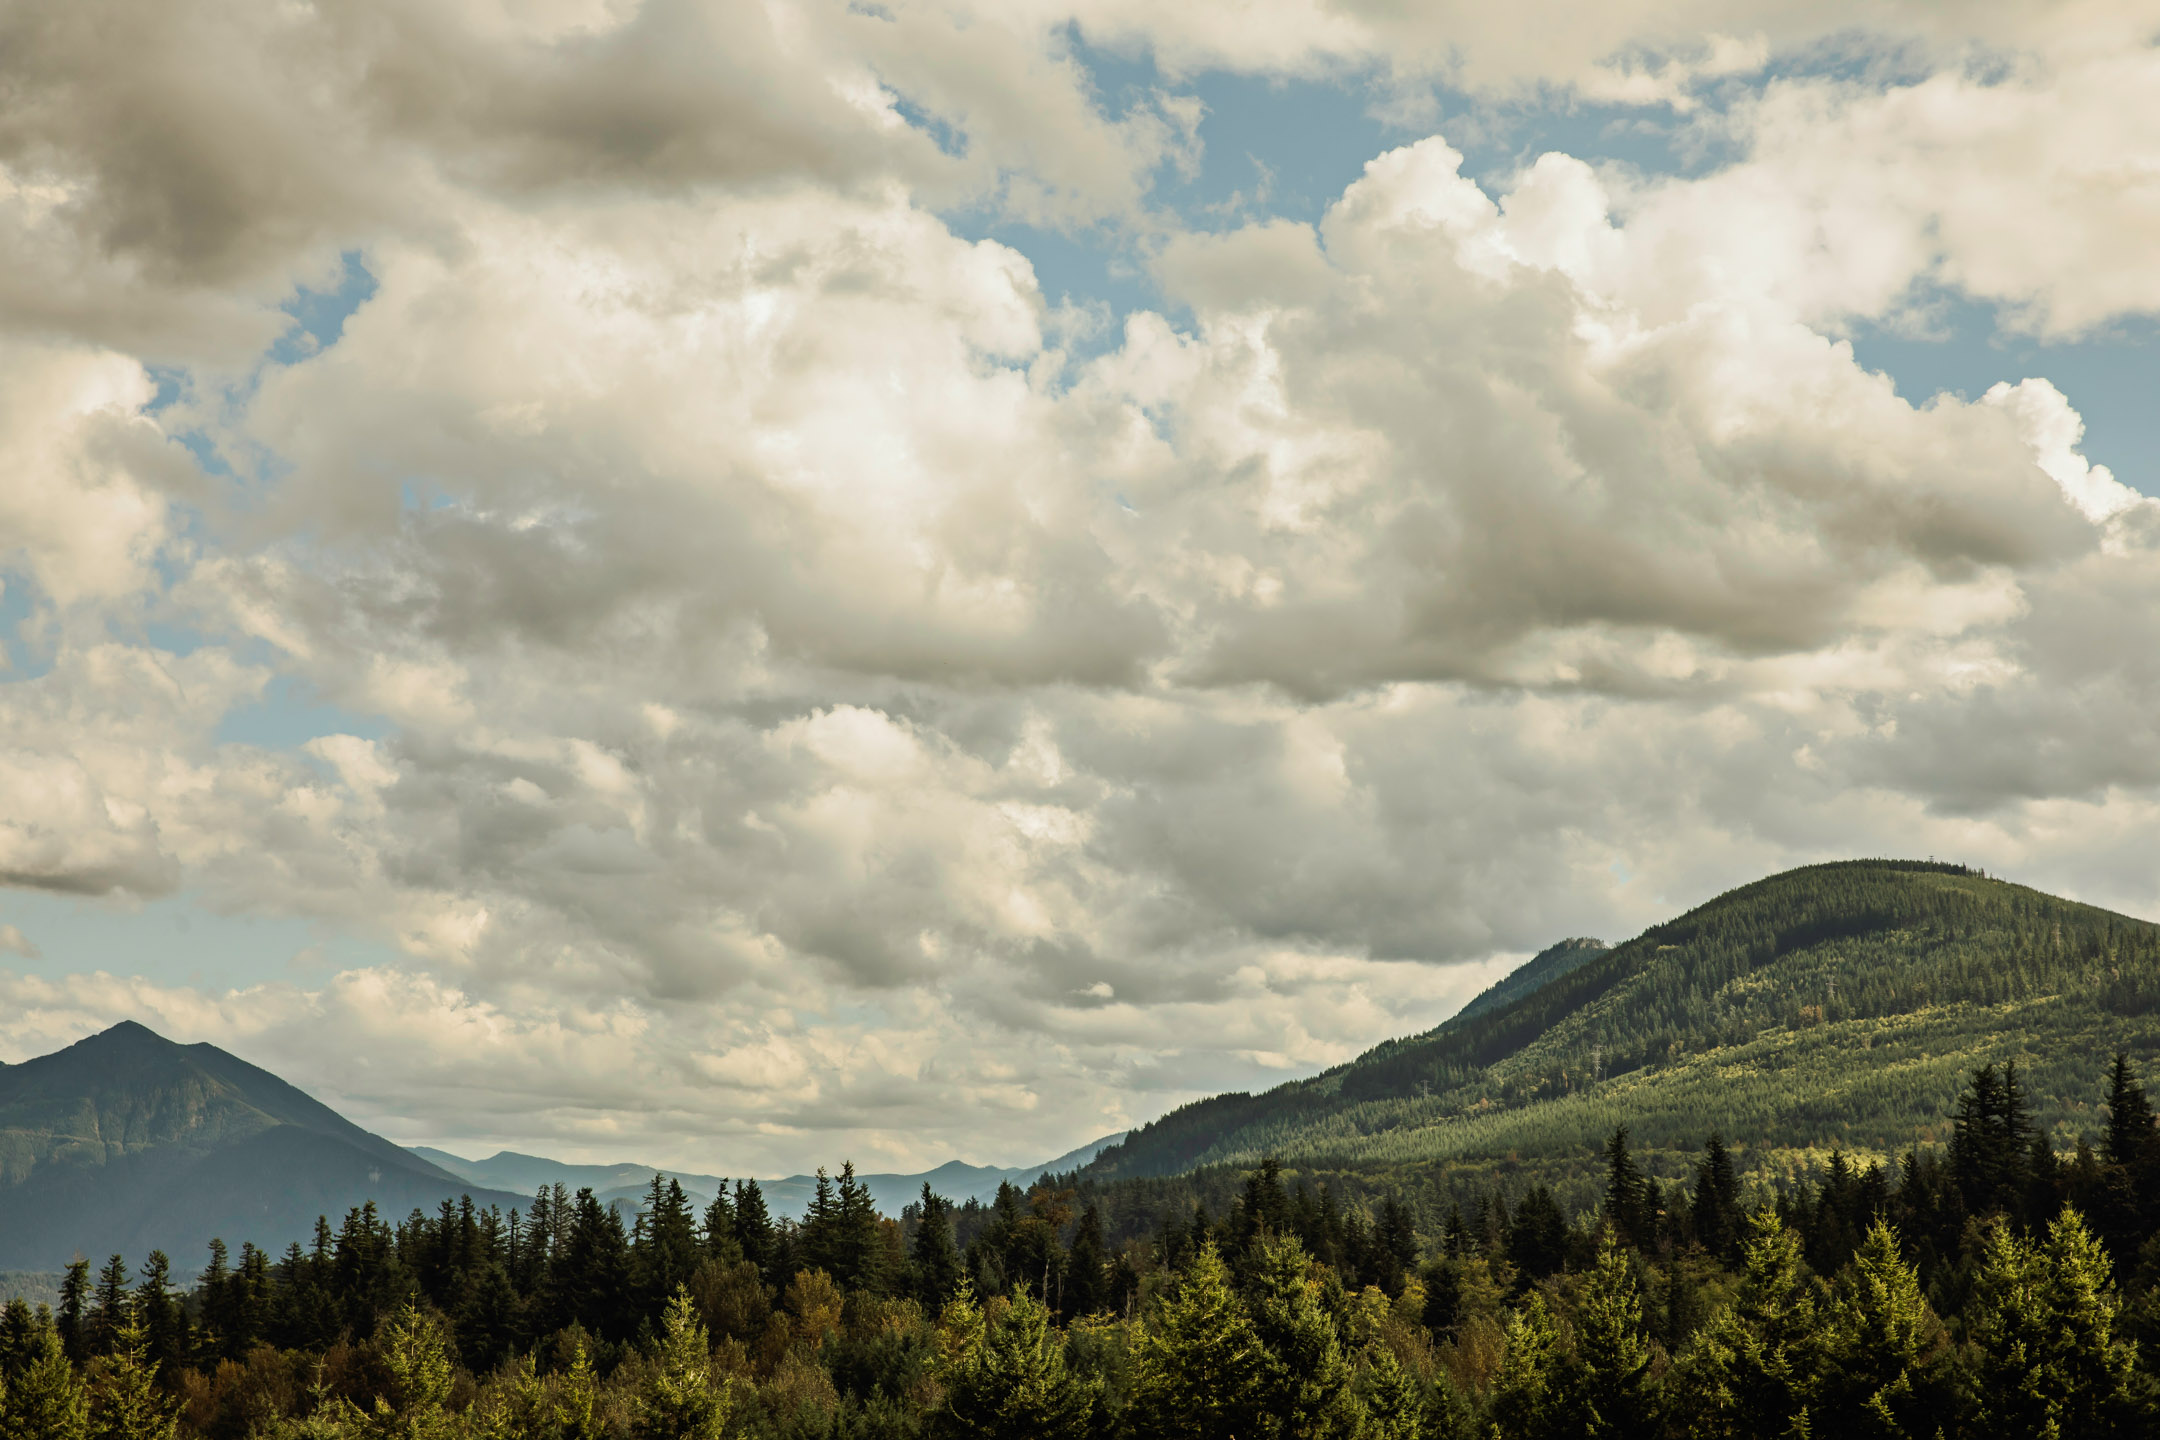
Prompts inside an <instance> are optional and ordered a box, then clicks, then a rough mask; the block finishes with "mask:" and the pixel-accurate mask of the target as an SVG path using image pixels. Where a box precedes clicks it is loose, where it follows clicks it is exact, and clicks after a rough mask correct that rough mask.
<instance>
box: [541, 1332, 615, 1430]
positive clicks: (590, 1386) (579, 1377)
mask: <svg viewBox="0 0 2160 1440" xmlns="http://www.w3.org/2000/svg"><path fill="white" fill-rule="evenodd" d="M573 1335H574V1338H573V1339H572V1341H571V1350H570V1364H569V1367H568V1368H567V1369H565V1370H564V1371H563V1373H562V1376H561V1378H560V1379H559V1380H558V1381H557V1382H556V1385H555V1398H554V1403H553V1405H552V1407H551V1409H552V1414H553V1419H554V1421H555V1427H554V1429H555V1436H556V1437H557V1440H606V1436H607V1417H606V1415H604V1414H603V1413H602V1412H601V1409H600V1377H599V1376H598V1375H597V1374H595V1373H594V1371H593V1363H592V1355H591V1354H590V1353H589V1352H588V1351H587V1350H586V1348H585V1338H584V1336H583V1334H582V1333H578V1332H573Z"/></svg>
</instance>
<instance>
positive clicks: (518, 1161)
mask: <svg viewBox="0 0 2160 1440" xmlns="http://www.w3.org/2000/svg"><path fill="white" fill-rule="evenodd" d="M1120 1138H1121V1137H1120V1136H1117V1135H1109V1136H1105V1137H1103V1138H1102V1139H1100V1140H1097V1141H1095V1142H1093V1143H1092V1144H1089V1145H1084V1146H1082V1147H1081V1148H1080V1149H1078V1150H1075V1151H1072V1152H1071V1153H1069V1154H1066V1155H1061V1156H1059V1157H1057V1158H1056V1159H1054V1160H1049V1161H1045V1162H1044V1163H1043V1164H1041V1165H1035V1166H1022V1167H1018V1168H1014V1169H1002V1170H1001V1169H995V1168H992V1167H988V1166H980V1165H963V1164H961V1163H959V1162H958V1161H954V1162H952V1163H950V1164H946V1165H941V1166H939V1167H938V1168H937V1169H935V1170H930V1171H925V1172H924V1173H922V1174H920V1175H868V1176H864V1177H862V1178H863V1179H864V1180H865V1181H867V1182H868V1184H869V1186H870V1192H871V1194H872V1195H873V1196H874V1197H875V1199H876V1201H877V1204H878V1206H879V1208H881V1209H883V1210H885V1211H887V1212H888V1213H891V1214H897V1213H899V1210H900V1208H901V1207H902V1206H904V1205H905V1204H906V1203H907V1202H908V1201H910V1200H913V1199H914V1198H915V1197H916V1195H917V1194H918V1192H920V1190H921V1188H922V1185H923V1183H924V1182H925V1181H928V1182H929V1183H930V1185H931V1186H932V1188H934V1189H935V1190H937V1191H938V1193H940V1194H942V1195H945V1196H946V1197H948V1198H950V1199H953V1200H956V1201H962V1202H964V1201H966V1200H968V1199H971V1198H973V1199H988V1198H990V1197H991V1196H992V1195H994V1194H996V1192H997V1187H998V1185H999V1184H1000V1183H1001V1182H1003V1181H1007V1180H1010V1181H1012V1182H1013V1183H1015V1184H1017V1185H1021V1186H1023V1187H1024V1186H1026V1185H1029V1184H1032V1183H1033V1182H1034V1180H1035V1179H1036V1178H1037V1176H1039V1175H1040V1174H1042V1173H1043V1172H1044V1171H1052V1172H1058V1173H1063V1172H1065V1171H1070V1170H1076V1169H1078V1168H1079V1167H1080V1166H1082V1165H1084V1164H1086V1163H1087V1162H1088V1161H1089V1160H1092V1159H1093V1158H1094V1157H1095V1155H1096V1154H1097V1153H1098V1152H1099V1151H1101V1150H1102V1149H1103V1147H1105V1146H1107V1145H1110V1144H1113V1143H1115V1142H1116V1141H1117V1140H1118V1139H1120ZM653 1173H654V1170H653V1168H651V1167H647V1166H642V1165H565V1164H562V1163H560V1162H558V1161H554V1160H547V1159H541V1158H539V1157H536V1156H530V1155H517V1154H513V1153H511V1152H509V1151H504V1152H503V1153H501V1154H498V1155H495V1156H493V1157H491V1158H489V1159H487V1160H479V1161H474V1160H464V1159H461V1158H459V1157H458V1156H456V1155H452V1154H449V1153H448V1152H446V1151H441V1150H430V1149H427V1148H425V1147H420V1148H415V1149H405V1148H402V1147H400V1146H398V1145H394V1144H392V1143H391V1142H390V1141H388V1140H385V1139H383V1138H382V1137H381V1136H380V1135H374V1134H371V1133H369V1132H368V1131H366V1130H363V1129H361V1128H360V1127H359V1126H357V1125H355V1124H353V1123H352V1122H351V1121H349V1120H347V1119H345V1117H343V1116H342V1115H339V1114H338V1113H337V1112H336V1111H334V1110H332V1109H331V1108H330V1107H329V1106H327V1105H324V1104H322V1103H321V1102H320V1101H317V1100H315V1099H313V1098H311V1097H310V1096H308V1095H306V1094H304V1093H302V1092H301V1091H299V1090H297V1089H295V1088H294V1087H293V1086H291V1085H288V1084H287V1083H285V1082H284V1081H283V1080H280V1079H279V1078H278V1077H277V1076H275V1075H272V1074H271V1073H270V1072H269V1071H267V1070H262V1069H259V1068H258V1067H256V1066H253V1065H250V1064H248V1063H247V1062H246V1061H244V1060H241V1059H238V1058H236V1057H235V1056H232V1055H229V1054H227V1053H226V1052H225V1051H223V1050H220V1049H218V1048H217V1047H216V1046H214V1045H179V1044H175V1043H174V1042H172V1041H170V1040H167V1039H165V1038H164V1037H163V1036H161V1035H158V1034H156V1033H155V1032H153V1031H151V1030H149V1029H147V1028H145V1027H144V1026H141V1025H138V1024H135V1023H134V1022H132V1021H129V1022H124V1023H122V1024H119V1025H115V1026H114V1027H113V1028H112V1029H110V1030H107V1031H105V1032H103V1033H102V1034H98V1035H93V1036H91V1037H90V1038H89V1039H87V1040H83V1041H79V1042H78V1043H76V1044H74V1045H70V1046H69V1047H68V1048H67V1049H65V1050H60V1051H56V1052H55V1053H53V1054H51V1055H42V1056H39V1057H37V1058H36V1059H33V1060H26V1061H24V1062H23V1063H21V1064H19V1065H5V1064H0V1271H10V1270H21V1271H29V1272H35V1273H38V1274H43V1273H49V1272H51V1271H52V1270H55V1269H58V1268H60V1267H61V1266H63V1265H65V1264H66V1263H67V1262H68V1261H69V1260H70V1259H71V1258H73V1257H74V1256H76V1255H78V1254H80V1255H84V1256H87V1257H89V1258H91V1259H93V1260H102V1259H103V1257H104V1256H106V1255H107V1254H111V1253H114V1252H118V1253H120V1254H122V1255H125V1256H126V1257H127V1258H128V1260H129V1263H130V1264H135V1263H139V1262H140V1260H141V1259H142V1257H143V1256H144V1255H146V1254H148V1253H149V1252H150V1251H151V1250H153V1249H156V1250H163V1251H165V1252H166V1254H167V1255H168V1256H170V1257H171V1259H172V1261H173V1265H174V1269H175V1271H176V1272H178V1273H181V1274H187V1273H191V1272H193V1271H194V1270H195V1269H196V1268H197V1267H198V1266H199V1265H200V1264H201V1262H202V1259H203V1255H204V1251H205V1249H206V1247H207V1246H208V1245H209V1242H210V1239H211V1237H212V1236H217V1237H221V1238H222V1239H224V1240H225V1241H226V1243H227V1244H228V1245H229V1246H230V1247H231V1248H232V1249H233V1250H234V1251H236V1252H237V1251H238V1249H239V1247H240V1244H241V1242H242V1241H253V1242H254V1243H255V1244H257V1245H259V1246H261V1247H263V1248H264V1249H266V1250H270V1251H272V1252H273V1253H275V1252H276V1251H279V1250H282V1249H283V1248H284V1247H285V1246H286V1245H287V1244H289V1243H291V1242H293V1241H296V1240H297V1241H302V1242H305V1241H306V1240H307V1239H308V1238H309V1237H310V1236H311V1235H312V1234H313V1233H314V1228H315V1220H316V1217H317V1216H325V1215H326V1216H328V1217H329V1218H330V1220H331V1222H332V1223H333V1224H335V1223H336V1222H337V1221H338V1220H339V1219H340V1218H341V1217H342V1216H343V1215H344V1214H345V1213H346V1212H347V1211H348V1210H350V1209H351V1208H352V1207H354V1206H356V1205H360V1204H362V1203H364V1202H366V1201H369V1200H372V1201H374V1202H375V1204H376V1207H377V1208H378V1209H379V1210H380V1211H381V1212H382V1213H383V1214H384V1215H385V1216H386V1217H388V1218H390V1219H392V1220H397V1219H400V1218H402V1217H403V1216H405V1215H406V1214H408V1213H409V1212H410V1211H412V1210H413V1209H414V1208H415V1207H418V1208H420V1209H424V1210H433V1209H434V1208H435V1207H436V1206H438V1205H439V1204H441V1203H442V1202H443V1201H444V1200H446V1199H455V1198H457V1197H458V1196H460V1195H466V1194H469V1195H471V1196H472V1198H473V1200H474V1201H475V1202H476V1203H478V1204H480V1205H483V1206H486V1205H499V1206H501V1207H502V1208H503V1209H504V1210H509V1209H511V1208H513V1207H515V1208H525V1207H528V1206H530V1205H531V1203H532V1195H533V1192H534V1190H536V1189H537V1188H538V1187H539V1186H541V1185H543V1184H554V1183H556V1182H558V1181H560V1182H561V1183H562V1184H564V1185H567V1186H568V1187H570V1188H571V1189H572V1190H577V1189H580V1188H583V1187H585V1186H590V1187H592V1189H593V1190H594V1191H595V1192H596V1193H597V1194H598V1195H599V1196H600V1197H601V1198H602V1199H603V1200H607V1201H610V1202H614V1203H618V1204H622V1205H626V1206H629V1207H630V1208H633V1209H634V1208H635V1206H636V1203H637V1201H638V1199H639V1198H640V1197H642V1196H643V1194H644V1193H645V1188H646V1186H647V1185H649V1184H650V1183H651V1181H652V1177H653ZM676 1178H678V1179H680V1180H681V1181H682V1183H683V1188H684V1189H685V1190H686V1191H689V1192H690V1193H691V1194H692V1195H693V1196H694V1197H695V1198H696V1200H697V1202H698V1203H699V1204H700V1205H703V1204H705V1203H706V1202H707V1201H709V1200H710V1199H711V1197H712V1194H713V1191H714V1188H715V1187H716V1186H717V1185H718V1184H719V1180H718V1179H717V1177H714V1176H710V1175H689V1174H680V1175H677V1176H676ZM759 1183H760V1185H761V1187H762V1188H763V1189H764V1191H765V1195H766V1203H767V1204H768V1205H769V1206H770V1207H771V1208H772V1210H773V1211H774V1213H775V1214H779V1215H799V1214H801V1213H802V1211H803V1209H804V1208H805V1207H806V1206H807V1205H808V1203H809V1198H810V1193H811V1190H812V1187H813V1185H814V1184H815V1182H814V1180H813V1179H812V1177H810V1176H807V1175H794V1176H789V1177H788V1178H787V1179H785V1180H763V1181H760V1182H759ZM26 1283H29V1282H27V1281H24V1282H21V1283H17V1284H10V1285H9V1286H8V1289H9V1290H10V1291H11V1292H13V1291H17V1290H20V1289H21V1288H22V1284H26ZM25 1293H27V1292H25Z"/></svg>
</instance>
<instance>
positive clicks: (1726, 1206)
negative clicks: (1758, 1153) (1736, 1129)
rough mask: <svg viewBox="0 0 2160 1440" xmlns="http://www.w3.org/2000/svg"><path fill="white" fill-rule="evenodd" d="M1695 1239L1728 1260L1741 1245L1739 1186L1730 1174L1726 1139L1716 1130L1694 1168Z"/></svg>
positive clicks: (1736, 1179)
mask: <svg viewBox="0 0 2160 1440" xmlns="http://www.w3.org/2000/svg"><path fill="white" fill-rule="evenodd" d="M1692 1208H1693V1210H1694V1219H1695V1238H1696V1240H1697V1241H1698V1242H1699V1243H1700V1244H1701V1245H1702V1247H1703V1249H1705V1250H1707V1251H1709V1252H1710V1253H1711V1254H1713V1255H1718V1256H1727V1255H1731V1254H1733V1253H1735V1252H1736V1251H1737V1250H1738V1248H1739V1245H1740V1240H1741V1235H1740V1182H1739V1180H1738V1178H1737V1177H1736V1176H1735V1175H1734V1174H1733V1163H1732V1155H1731V1154H1730V1153H1729V1152H1727V1150H1726V1149H1725V1137H1724V1136H1722V1135H1720V1134H1718V1133H1717V1132H1716V1131H1715V1130H1713V1131H1711V1132H1710V1138H1709V1139H1708V1140H1706V1141H1705V1142H1703V1158H1702V1159H1701V1161H1699V1162H1698V1163H1697V1164H1696V1166H1695V1203H1694V1205H1693V1207H1692Z"/></svg>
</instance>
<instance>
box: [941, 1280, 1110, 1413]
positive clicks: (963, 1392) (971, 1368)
mask: <svg viewBox="0 0 2160 1440" xmlns="http://www.w3.org/2000/svg"><path fill="white" fill-rule="evenodd" d="M938 1328H939V1348H940V1350H941V1358H940V1362H939V1365H938V1375H939V1378H940V1380H941V1381H942V1382H943V1384H944V1387H945V1403H944V1405H943V1406H942V1407H941V1408H940V1409H939V1411H938V1413H937V1415H936V1417H935V1419H934V1420H933V1422H932V1432H933V1433H934V1434H937V1435H939V1436H943V1437H950V1440H1037V1437H1041V1440H1081V1437H1082V1436H1085V1435H1088V1434H1089V1433H1091V1430H1092V1422H1093V1418H1094V1415H1095V1411H1096V1407H1097V1405H1098V1403H1099V1400H1100V1394H1099V1387H1098V1385H1097V1384H1096V1383H1095V1382H1093V1381H1090V1380H1083V1379H1082V1378H1081V1377H1080V1376H1078V1375H1076V1374H1074V1373H1073V1371H1072V1369H1071V1368H1070V1367H1069V1366H1068V1365H1067V1363H1066V1359H1065V1347H1064V1345H1063V1344H1062V1342H1061V1341H1060V1339H1059V1337H1058V1336H1057V1334H1056V1332H1055V1331H1053V1330H1052V1329H1051V1328H1050V1310H1049V1307H1047V1306H1045V1305H1044V1304H1042V1303H1041V1302H1040V1301H1039V1300H1037V1299H1035V1298H1034V1297H1033V1296H1031V1295H1029V1294H1027V1293H1026V1292H1025V1291H1022V1292H1021V1293H1019V1294H1016V1295H1014V1296H1013V1297H1012V1298H1011V1300H1009V1301H1001V1302H998V1303H997V1304H996V1305H995V1306H994V1308H993V1313H992V1314H991V1315H989V1316H985V1315H984V1313H983V1312H982V1310H981V1308H980V1307H978V1306H977V1305H976V1304H975V1298H974V1295H973V1294H972V1292H970V1291H969V1290H968V1289H967V1288H966V1287H965V1286H963V1287H962V1289H961V1292H960V1294H959V1295H958V1297H957V1298H955V1299H954V1300H953V1301H952V1302H951V1303H950V1304H948V1305H946V1307H945V1310H944V1313H943V1315H942V1316H941V1318H940V1320H939V1327H938Z"/></svg>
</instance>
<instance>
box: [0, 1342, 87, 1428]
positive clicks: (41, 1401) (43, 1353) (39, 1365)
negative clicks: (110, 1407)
mask: <svg viewBox="0 0 2160 1440" xmlns="http://www.w3.org/2000/svg"><path fill="white" fill-rule="evenodd" d="M89 1433H90V1407H89V1401H88V1397H87V1396H85V1395H84V1393H83V1387H82V1382H81V1381H80V1380H79V1379H77V1377H76V1374H75V1371H74V1369H73V1368H72V1367H71V1366H69V1364H68V1360H67V1355H66V1354H65V1353H64V1352H63V1351H62V1349H61V1347H60V1336H59V1334H58V1332H57V1331H55V1330H53V1329H52V1328H50V1327H41V1328H40V1329H39V1331H38V1333H37V1334H36V1336H35V1337H34V1339H33V1342H32V1348H31V1351H30V1354H29V1357H28V1363H27V1364H25V1365H24V1366H23V1368H22V1369H21V1370H19V1371H18V1372H17V1373H16V1374H15V1375H14V1376H13V1377H12V1378H11V1379H9V1381H8V1382H7V1384H6V1386H5V1387H4V1393H0V1435H5V1436H7V1437H8V1440H86V1437H87V1436H88V1435H89Z"/></svg>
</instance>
